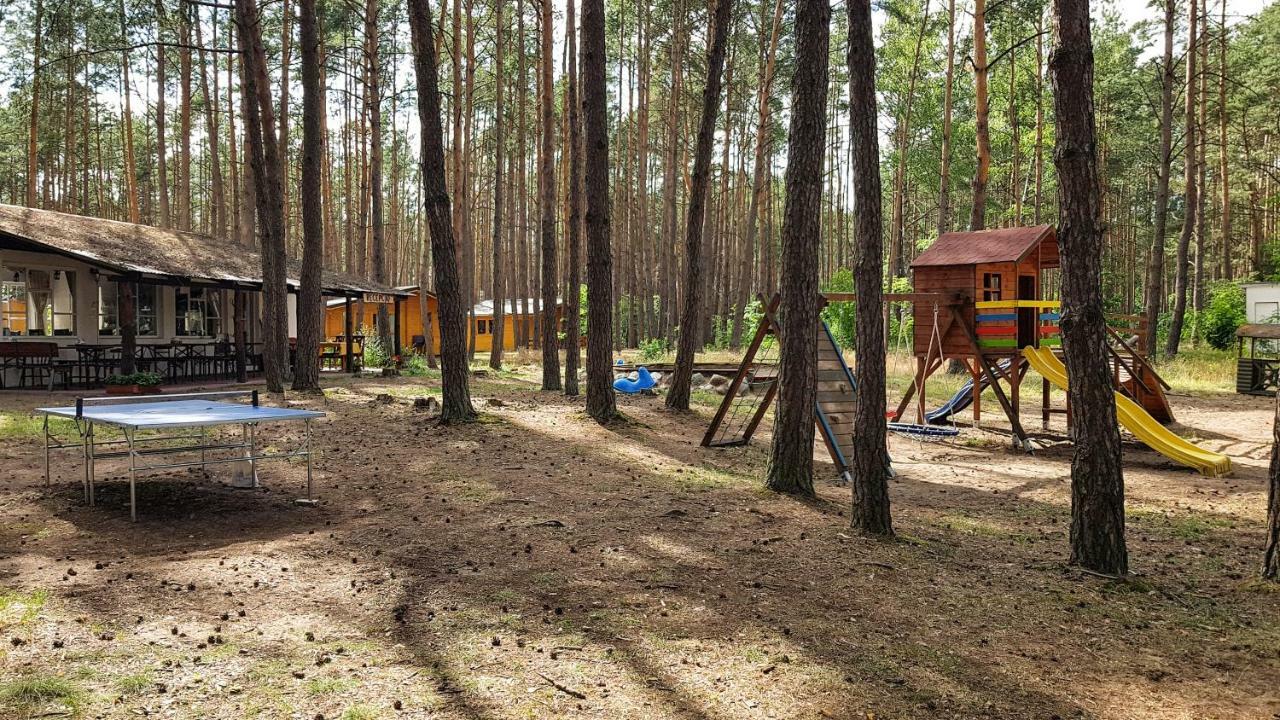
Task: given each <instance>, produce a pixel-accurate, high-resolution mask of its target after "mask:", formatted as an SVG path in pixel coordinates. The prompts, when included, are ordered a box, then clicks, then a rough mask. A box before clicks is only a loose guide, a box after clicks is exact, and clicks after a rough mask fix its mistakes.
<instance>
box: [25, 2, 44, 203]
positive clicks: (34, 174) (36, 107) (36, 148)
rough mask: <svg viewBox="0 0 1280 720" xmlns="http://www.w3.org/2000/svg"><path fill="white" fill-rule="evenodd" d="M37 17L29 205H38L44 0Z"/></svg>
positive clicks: (29, 125)
mask: <svg viewBox="0 0 1280 720" xmlns="http://www.w3.org/2000/svg"><path fill="white" fill-rule="evenodd" d="M35 2H36V10H35V19H34V20H33V21H32V32H33V33H34V35H35V40H34V46H33V48H32V56H31V67H32V70H31V115H30V119H29V120H28V122H27V207H32V208H33V207H37V204H36V200H37V198H36V187H37V184H38V182H37V178H38V177H39V166H38V157H37V156H38V155H39V152H40V143H39V140H40V132H39V128H40V63H41V62H42V61H43V57H44V2H43V0H35Z"/></svg>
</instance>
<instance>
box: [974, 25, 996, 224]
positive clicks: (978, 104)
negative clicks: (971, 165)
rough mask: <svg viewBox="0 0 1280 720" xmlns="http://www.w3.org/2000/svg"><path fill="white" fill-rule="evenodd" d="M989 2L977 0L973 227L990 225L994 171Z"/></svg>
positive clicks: (975, 26)
mask: <svg viewBox="0 0 1280 720" xmlns="http://www.w3.org/2000/svg"><path fill="white" fill-rule="evenodd" d="M988 71H989V68H988V67H987V2H986V0H974V3H973V102H974V136H975V137H976V138H977V151H978V156H977V166H976V167H975V169H974V172H973V208H972V209H971V210H970V211H969V229H970V230H982V229H985V228H986V226H987V177H988V176H989V175H990V172H991V106H990V103H989V98H988V94H987V74H988Z"/></svg>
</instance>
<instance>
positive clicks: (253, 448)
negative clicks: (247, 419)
mask: <svg viewBox="0 0 1280 720" xmlns="http://www.w3.org/2000/svg"><path fill="white" fill-rule="evenodd" d="M257 455H258V424H257V423H250V424H249V474H250V476H251V477H252V478H253V487H258V461H257Z"/></svg>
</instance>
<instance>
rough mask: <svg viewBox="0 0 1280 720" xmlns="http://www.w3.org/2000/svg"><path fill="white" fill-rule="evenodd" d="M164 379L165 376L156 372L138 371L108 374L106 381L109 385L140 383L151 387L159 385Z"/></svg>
mask: <svg viewBox="0 0 1280 720" xmlns="http://www.w3.org/2000/svg"><path fill="white" fill-rule="evenodd" d="M162 380H164V376H163V375H161V374H160V373H156V372H136V373H129V374H128V375H108V376H107V379H106V383H107V384H108V385H140V386H143V387H150V386H152V385H159V384H160V382H161V381H162Z"/></svg>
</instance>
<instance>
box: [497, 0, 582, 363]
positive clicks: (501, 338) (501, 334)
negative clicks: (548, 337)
mask: <svg viewBox="0 0 1280 720" xmlns="http://www.w3.org/2000/svg"><path fill="white" fill-rule="evenodd" d="M504 1H505V0H494V2H493V25H494V30H495V32H496V33H497V39H496V40H495V41H494V52H495V53H496V62H495V63H494V64H495V66H496V67H497V69H498V72H497V77H496V78H495V82H494V90H493V92H494V111H493V147H494V151H493V235H492V237H493V247H492V248H491V250H492V253H493V273H492V274H493V278H492V279H493V293H492V297H493V327H492V332H491V334H490V337H491V338H492V340H493V344H492V346H491V347H490V350H489V367H491V368H493V369H494V370H501V369H502V351H503V345H504V344H505V342H506V335H505V333H506V313H505V312H504V310H505V307H504V303H505V302H506V298H505V297H504V295H503V290H504V285H503V283H505V282H506V277H505V274H504V273H503V267H502V260H503V258H502V233H503V230H504V228H503V226H502V213H503V204H502V203H503V200H504V198H503V194H502V184H503V181H504V178H503V175H502V173H503V167H504V163H503V155H504V153H505V152H506V150H507V136H506V118H505V117H504V116H503V104H502V94H503V85H504V84H505V82H506V78H505V77H504V76H505V75H506V72H505V71H506V66H505V65H504V64H503V60H504V58H503V51H504V50H505V48H504V45H505V44H506V40H505V35H506V26H505V25H504V24H503V18H502V5H503V3H504ZM570 42H572V39H570Z"/></svg>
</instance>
